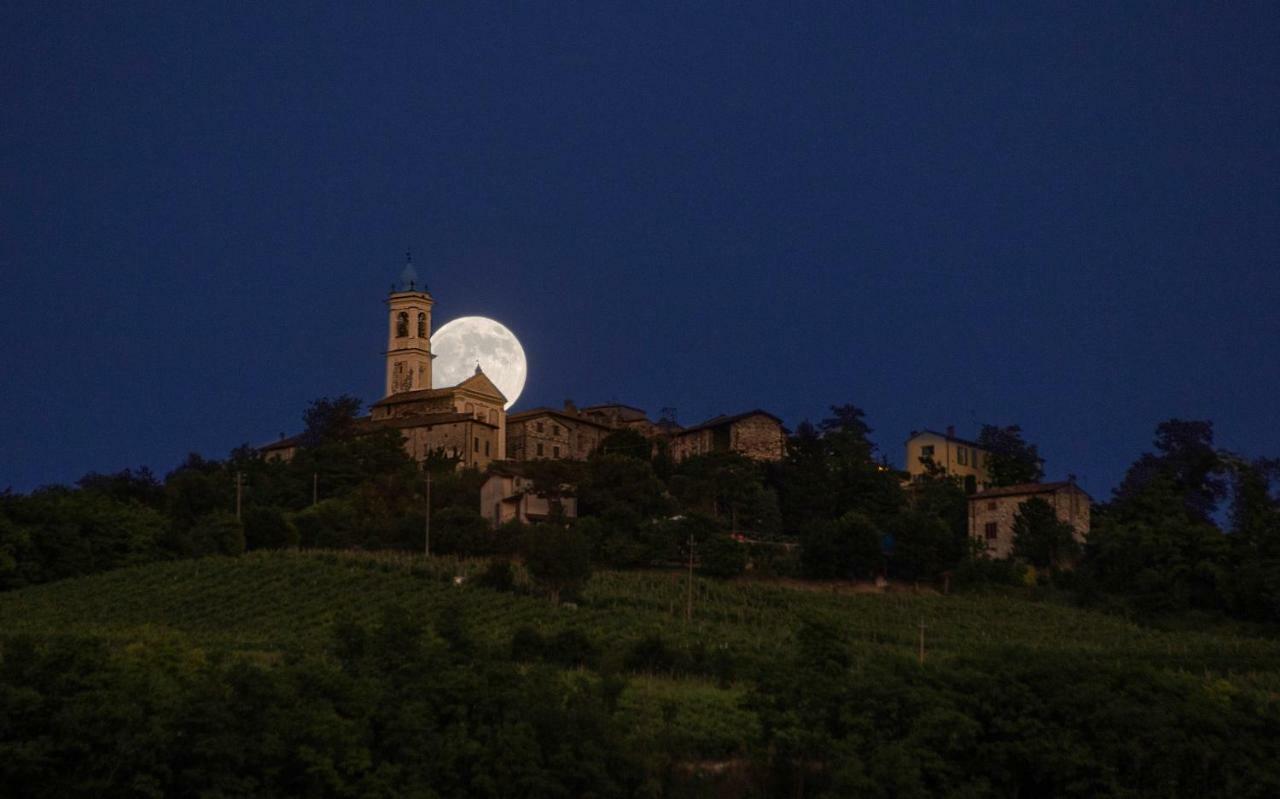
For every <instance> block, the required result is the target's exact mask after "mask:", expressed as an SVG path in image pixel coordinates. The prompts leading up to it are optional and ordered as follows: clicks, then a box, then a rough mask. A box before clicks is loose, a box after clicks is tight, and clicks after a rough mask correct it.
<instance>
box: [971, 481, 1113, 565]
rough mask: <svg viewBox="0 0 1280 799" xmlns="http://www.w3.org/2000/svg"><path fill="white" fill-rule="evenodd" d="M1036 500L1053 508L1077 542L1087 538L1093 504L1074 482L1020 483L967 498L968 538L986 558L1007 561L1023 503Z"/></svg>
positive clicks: (981, 492)
mask: <svg viewBox="0 0 1280 799" xmlns="http://www.w3.org/2000/svg"><path fill="white" fill-rule="evenodd" d="M1033 497H1039V498H1040V499H1043V500H1044V501H1045V502H1048V503H1049V505H1050V506H1052V507H1053V510H1054V512H1055V513H1056V514H1057V516H1058V519H1059V520H1061V521H1064V522H1066V523H1067V524H1070V525H1071V526H1072V528H1074V530H1075V537H1076V540H1077V541H1080V542H1081V543H1083V542H1084V540H1085V538H1086V537H1087V536H1088V535H1089V516H1090V510H1091V505H1092V502H1093V501H1092V500H1091V499H1090V498H1089V495H1088V494H1086V493H1085V492H1084V490H1083V489H1081V488H1080V487H1079V486H1078V485H1076V484H1075V482H1073V481H1071V480H1066V481H1063V482H1058V483H1022V484H1020V485H1012V486H1005V487H1002V488H989V489H987V490H986V491H979V492H978V493H976V494H973V495H971V496H970V497H969V537H970V538H972V539H974V540H976V541H980V542H982V544H983V545H984V546H985V547H986V548H987V554H988V555H990V556H991V557H995V558H1007V557H1009V555H1011V554H1012V553H1013V519H1014V517H1015V516H1016V515H1017V514H1018V508H1019V506H1021V505H1022V503H1024V502H1026V501H1027V500H1029V499H1032V498H1033Z"/></svg>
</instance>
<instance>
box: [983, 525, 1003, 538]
mask: <svg viewBox="0 0 1280 799" xmlns="http://www.w3.org/2000/svg"><path fill="white" fill-rule="evenodd" d="M999 529H1000V528H999V526H998V525H997V524H996V523H995V522H987V527H986V533H987V540H988V541H994V540H996V531H997V530H999Z"/></svg>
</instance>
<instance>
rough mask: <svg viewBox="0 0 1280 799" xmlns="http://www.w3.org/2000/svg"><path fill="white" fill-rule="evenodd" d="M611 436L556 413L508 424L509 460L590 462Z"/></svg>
mask: <svg viewBox="0 0 1280 799" xmlns="http://www.w3.org/2000/svg"><path fill="white" fill-rule="evenodd" d="M610 432H612V431H610V430H608V429H606V428H602V427H600V426H599V425H595V424H591V423H588V422H577V421H573V420H571V419H566V418H565V417H563V416H560V415H557V414H553V413H544V414H538V415H536V416H530V417H524V418H521V419H519V420H517V421H514V422H511V421H509V422H508V424H507V457H508V458H510V459H511V460H516V461H532V460H543V459H556V458H561V459H566V460H576V461H581V460H586V459H587V456H588V455H590V454H591V453H592V452H593V451H594V450H595V449H596V447H598V446H600V442H602V441H604V439H605V436H607V435H609V433H610Z"/></svg>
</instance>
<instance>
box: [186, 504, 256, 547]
mask: <svg viewBox="0 0 1280 799" xmlns="http://www.w3.org/2000/svg"><path fill="white" fill-rule="evenodd" d="M191 546H192V554H193V555H195V556H196V557H201V556H203V555H239V554H242V553H243V552H244V527H243V526H242V525H241V524H240V520H239V519H237V518H236V517H235V516H233V515H232V514H230V513H211V514H209V515H207V516H204V517H201V518H200V519H198V520H197V521H196V523H195V525H194V526H193V527H192V528H191Z"/></svg>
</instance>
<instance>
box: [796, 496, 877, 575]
mask: <svg viewBox="0 0 1280 799" xmlns="http://www.w3.org/2000/svg"><path fill="white" fill-rule="evenodd" d="M880 539H881V535H880V530H879V529H877V527H876V526H875V524H874V523H872V521H871V520H870V519H868V518H867V517H865V516H863V515H861V514H859V513H852V512H851V513H847V514H845V515H844V516H842V517H840V518H839V519H836V520H833V521H827V522H817V523H814V524H813V525H811V526H810V527H809V529H808V530H806V531H805V534H804V535H803V537H802V538H801V539H800V565H801V568H802V569H803V571H804V575H805V576H806V577H809V578H818V579H822V578H828V579H830V578H837V579H849V578H851V577H863V578H865V577H870V576H871V575H873V574H875V573H877V572H878V571H879V570H880V568H881V567H882V566H883V565H884V555H883V553H882V552H881V550H880Z"/></svg>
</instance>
